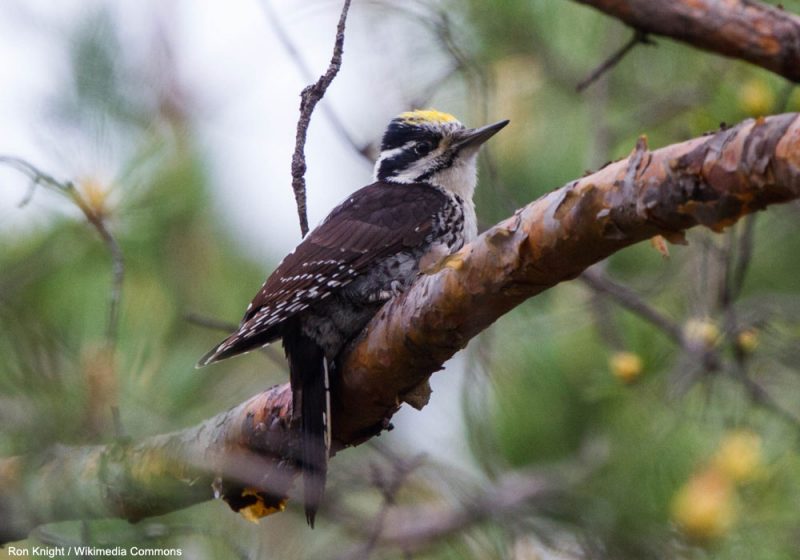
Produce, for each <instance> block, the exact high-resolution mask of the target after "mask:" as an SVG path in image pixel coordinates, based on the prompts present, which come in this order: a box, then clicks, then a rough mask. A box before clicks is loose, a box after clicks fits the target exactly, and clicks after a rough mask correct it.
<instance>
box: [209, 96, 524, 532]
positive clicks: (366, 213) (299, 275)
mask: <svg viewBox="0 0 800 560" xmlns="http://www.w3.org/2000/svg"><path fill="white" fill-rule="evenodd" d="M508 122H509V121H508V120H503V121H499V122H496V123H494V124H489V125H486V126H483V127H480V128H467V127H466V126H464V125H463V124H462V123H461V122H460V121H459V120H458V119H456V118H455V117H454V116H453V115H450V114H448V113H444V112H440V111H437V110H435V109H424V110H419V109H417V110H412V111H407V112H404V113H401V114H400V115H398V116H397V117H395V118H393V119H392V120H391V121H390V122H389V125H388V127H387V128H386V130H385V132H384V134H383V136H382V140H381V146H380V153H379V156H378V158H377V160H376V162H375V167H374V176H373V182H372V183H371V184H369V185H367V186H365V187H363V188H362V189H360V190H358V191H356V192H354V193H353V194H352V195H350V196H349V197H348V198H347V199H346V200H345V201H344V202H343V203H341V204H340V205H338V206H337V207H336V208H334V209H333V210H332V211H331V212H330V214H329V215H328V216H327V217H326V218H325V219H324V220H323V221H322V222H321V223H320V224H319V225H318V226H317V227H316V228H314V229H313V230H312V231H310V232H309V233H308V234H307V235H306V236H305V237H304V238H303V239H302V241H301V242H300V244H299V245H298V246H297V247H296V248H295V250H294V251H292V252H291V253H289V254H288V255H287V256H286V257H285V258H284V259H283V260H282V261H281V262H280V264H279V265H278V267H277V268H276V269H275V271H274V272H273V273H272V274H271V275H270V276H269V277H268V278H267V280H266V281H265V282H264V284H263V285H262V287H261V289H260V290H259V291H258V293H257V294H256V296H255V298H254V299H253V300H252V302H251V303H250V305H248V307H247V310H246V312H245V314H244V317H243V318H242V320H241V323H240V325H239V328H238V329H237V330H236V332H234V333H233V334H231V335H230V336H229V337H227V338H226V339H225V340H223V341H222V342H220V343H219V344H218V345H217V346H215V347H214V348H213V349H212V350H211V351H210V352H208V353H207V354H206V355H205V356H204V357H203V358H201V359H200V361H199V362H198V367H202V366H205V365H208V364H211V363H213V362H217V361H219V360H223V359H225V358H229V357H231V356H235V355H237V354H243V353H245V352H249V351H251V350H255V349H257V348H260V347H262V346H265V345H267V344H270V343H272V342H275V341H277V340H278V339H282V342H283V347H284V351H285V354H286V357H287V360H288V362H289V379H290V384H291V389H292V421H293V422H294V421H295V420H297V421H298V422H299V424H300V439H301V443H300V457H299V466H300V470H301V472H302V474H303V502H304V508H305V514H306V521H307V522H308V524H309V526H311V528H313V527H314V520H315V517H316V514H317V510H318V508H319V506H320V504H321V502H322V498H323V495H324V491H325V482H326V477H327V464H328V459H329V455H330V445H331V424H332V419H331V417H330V409H331V406H330V388H331V383H335V382H336V376H337V371H338V370H339V368H340V363H339V359H340V357H341V353H342V350H343V349H344V348H345V347H346V345H347V344H348V343H349V342H350V341H352V340H353V339H354V338H355V337H356V336H357V335H358V334H359V333H360V332H361V331H362V329H363V328H364V327H365V326H366V324H367V323H368V322H369V320H370V319H371V318H372V317H373V316H374V315H375V314H376V313H377V312H378V310H379V309H380V308H381V307H382V306H383V305H384V304H385V303H386V302H387V301H388V300H390V299H391V298H393V297H395V296H397V295H399V294H401V293H402V292H404V291H405V290H406V289H407V288H408V287H409V286H410V285H411V283H412V282H413V281H414V279H415V278H416V276H417V275H418V274H419V273H420V271H421V270H423V271H424V270H425V269H426V268H427V267H430V266H433V264H435V262H437V261H438V260H440V259H441V258H444V257H446V256H447V255H449V254H451V253H453V252H455V251H457V250H459V249H460V248H461V247H462V246H463V245H464V244H465V243H467V242H469V241H470V240H472V239H473V238H474V237H476V235H477V219H476V214H475V205H474V202H473V193H474V191H475V188H476V184H477V155H478V152H479V150H480V148H481V146H482V145H483V144H484V142H486V141H487V140H488V139H489V138H491V137H492V136H494V135H495V134H496V133H497V132H498V131H499V130H500V129H502V128H503V127H505V126H506V125H507V124H508Z"/></svg>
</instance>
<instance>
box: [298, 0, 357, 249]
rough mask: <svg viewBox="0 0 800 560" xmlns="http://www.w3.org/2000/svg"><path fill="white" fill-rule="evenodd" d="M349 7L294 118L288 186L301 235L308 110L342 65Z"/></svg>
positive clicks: (304, 228)
mask: <svg viewBox="0 0 800 560" xmlns="http://www.w3.org/2000/svg"><path fill="white" fill-rule="evenodd" d="M349 9H350V0H344V5H343V6H342V13H341V15H340V16H339V24H338V25H337V26H336V42H335V43H334V46H333V55H332V56H331V62H330V64H329V65H328V69H327V70H326V71H325V73H324V74H323V75H322V76H320V77H319V79H318V80H317V81H316V83H314V84H311V85H309V86H307V87H306V88H305V89H303V91H302V93H301V94H300V117H299V118H298V120H297V135H296V138H295V148H294V155H292V189H293V190H294V199H295V202H296V203H297V216H298V218H299V220H300V233H301V234H302V236H303V237H305V235H306V234H307V233H308V213H307V211H306V179H305V173H306V156H305V146H306V136H307V135H308V126H309V124H310V123H311V113H312V112H314V107H316V105H317V103H319V101H320V99H322V97H323V96H324V95H325V92H326V91H327V89H328V86H330V85H331V82H332V81H333V79H334V78H335V77H336V74H338V73H339V69H340V68H341V67H342V52H343V50H344V27H345V23H346V22H347V12H348V10H349Z"/></svg>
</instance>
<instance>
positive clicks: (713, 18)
mask: <svg viewBox="0 0 800 560" xmlns="http://www.w3.org/2000/svg"><path fill="white" fill-rule="evenodd" d="M576 1H577V2H580V3H581V4H586V5H588V6H592V7H594V8H596V9H598V10H600V11H602V12H605V13H606V14H608V15H610V16H612V17H615V18H617V19H619V20H621V21H622V22H624V23H625V24H627V25H629V26H631V27H633V28H634V29H636V30H638V31H640V32H643V33H651V34H654V35H664V36H666V37H671V38H673V39H677V40H679V41H683V42H685V43H688V44H690V45H692V46H695V47H698V48H701V49H705V50H707V51H711V52H715V53H717V54H721V55H723V56H728V57H731V58H740V59H742V60H746V61H747V62H750V63H752V64H755V65H757V66H761V67H762V68H766V69H767V70H770V71H772V72H775V73H776V74H779V75H781V76H783V77H784V78H787V79H789V80H792V81H793V82H798V81H800V18H798V17H797V16H795V15H793V14H791V13H788V12H786V11H784V10H782V9H780V8H776V7H774V6H770V5H768V4H765V3H763V2H758V1H756V0H733V1H728V2H717V1H715V0H691V1H690V0H671V1H670V2H653V1H652V0H622V1H620V0H576Z"/></svg>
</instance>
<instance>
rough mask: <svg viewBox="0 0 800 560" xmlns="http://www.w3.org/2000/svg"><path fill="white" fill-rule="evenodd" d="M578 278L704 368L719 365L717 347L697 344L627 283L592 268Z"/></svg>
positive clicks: (708, 369)
mask: <svg viewBox="0 0 800 560" xmlns="http://www.w3.org/2000/svg"><path fill="white" fill-rule="evenodd" d="M580 279H581V280H583V282H584V283H586V284H587V285H588V286H589V287H590V288H592V289H593V290H595V291H597V292H599V293H604V294H607V295H608V296H609V297H611V298H612V299H613V300H614V301H616V302H617V303H618V304H620V305H621V306H622V307H624V308H625V309H627V310H628V311H631V312H633V313H635V314H636V315H638V316H639V317H641V318H642V319H644V320H646V321H647V322H649V323H651V324H652V325H654V326H655V327H657V328H658V329H659V330H661V331H662V332H663V333H664V334H666V335H667V337H668V338H669V339H670V340H672V342H673V343H675V344H676V345H677V346H679V347H680V348H681V349H683V350H684V351H685V352H686V353H688V354H690V355H691V356H694V357H695V358H697V359H698V360H699V361H700V362H701V363H702V364H703V370H704V371H717V370H719V369H720V366H721V364H720V361H721V358H720V356H719V353H718V352H717V351H716V350H714V349H713V348H707V347H705V346H701V345H698V344H696V343H695V342H693V341H691V340H689V339H688V338H687V337H686V336H685V335H684V333H683V328H681V326H680V325H679V324H678V323H676V322H675V321H673V320H671V319H670V318H668V317H666V316H665V315H663V314H662V313H661V312H660V311H658V310H657V309H655V308H654V307H653V306H651V305H650V304H648V303H647V302H646V301H644V300H643V299H642V298H640V297H639V296H638V295H637V294H636V293H635V292H633V291H632V290H630V289H629V288H627V287H626V286H623V285H622V284H618V283H617V282H614V281H613V280H611V279H610V278H609V277H608V276H606V275H605V274H603V273H601V272H598V271H597V270H595V269H592V268H590V269H587V270H585V271H583V274H581V275H580Z"/></svg>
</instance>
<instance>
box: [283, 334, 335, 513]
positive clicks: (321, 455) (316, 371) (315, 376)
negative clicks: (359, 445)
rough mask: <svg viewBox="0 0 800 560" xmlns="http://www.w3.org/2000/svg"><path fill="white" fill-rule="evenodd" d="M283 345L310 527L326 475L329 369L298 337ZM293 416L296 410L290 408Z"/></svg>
mask: <svg viewBox="0 0 800 560" xmlns="http://www.w3.org/2000/svg"><path fill="white" fill-rule="evenodd" d="M284 345H285V347H286V354H287V356H288V358H289V370H290V376H291V383H292V390H293V402H294V404H295V406H296V405H297V404H298V400H299V402H300V407H299V408H300V416H301V426H302V430H301V431H302V442H301V463H302V469H303V499H304V503H305V510H306V521H308V524H309V525H310V526H311V527H312V528H313V527H314V518H315V517H316V514H317V510H318V509H319V506H320V504H321V503H322V496H323V494H324V493H325V481H326V478H327V473H328V452H329V448H330V447H329V441H328V433H327V432H328V420H329V419H328V415H329V414H330V412H329V408H330V404H329V403H330V400H329V399H330V397H329V391H328V379H329V376H330V373H331V372H330V370H329V369H328V362H327V360H326V358H325V354H324V353H323V351H322V349H321V348H320V347H319V346H317V344H316V343H314V341H312V340H311V339H309V338H306V337H305V336H303V335H302V334H299V333H297V334H294V333H293V335H289V336H287V335H286V334H284ZM294 410H295V414H297V410H298V409H297V408H295V409H294Z"/></svg>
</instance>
